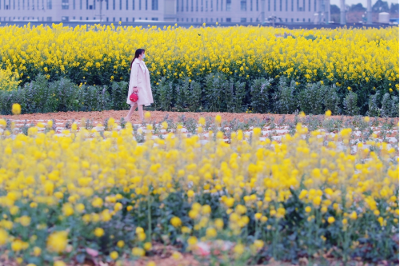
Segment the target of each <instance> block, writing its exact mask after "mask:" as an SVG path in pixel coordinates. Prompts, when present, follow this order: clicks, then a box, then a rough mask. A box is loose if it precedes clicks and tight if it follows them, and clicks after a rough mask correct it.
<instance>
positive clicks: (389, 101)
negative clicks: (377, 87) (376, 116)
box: [382, 93, 399, 117]
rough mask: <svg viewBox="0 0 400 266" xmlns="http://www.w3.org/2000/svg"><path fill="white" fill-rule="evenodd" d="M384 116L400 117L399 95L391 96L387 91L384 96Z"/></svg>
mask: <svg viewBox="0 0 400 266" xmlns="http://www.w3.org/2000/svg"><path fill="white" fill-rule="evenodd" d="M382 116H383V117H395V116H396V117H398V116H399V97H396V96H391V95H390V94H389V93H385V95H383V98H382Z"/></svg>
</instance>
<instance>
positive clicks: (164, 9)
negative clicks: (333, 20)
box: [0, 0, 330, 23]
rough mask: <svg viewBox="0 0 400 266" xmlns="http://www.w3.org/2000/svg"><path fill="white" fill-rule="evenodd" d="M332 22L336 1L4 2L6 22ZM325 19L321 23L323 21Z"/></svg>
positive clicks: (0, 1)
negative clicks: (265, 19)
mask: <svg viewBox="0 0 400 266" xmlns="http://www.w3.org/2000/svg"><path fill="white" fill-rule="evenodd" d="M263 7H264V16H265V18H268V17H271V16H275V17H276V18H277V20H276V22H284V23H285V22H288V23H290V22H293V23H296V22H303V23H304V22H315V20H316V19H320V20H319V21H321V22H323V21H329V17H330V13H329V10H330V0H0V22H3V21H4V22H5V21H48V22H49V21H55V22H58V21H82V22H84V21H100V20H101V21H103V22H119V21H122V22H134V21H138V20H148V21H165V22H185V23H215V22H235V23H247V22H261V20H262V8H263ZM319 17H320V18H319Z"/></svg>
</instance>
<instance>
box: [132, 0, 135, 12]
mask: <svg viewBox="0 0 400 266" xmlns="http://www.w3.org/2000/svg"><path fill="white" fill-rule="evenodd" d="M132 10H135V0H132Z"/></svg>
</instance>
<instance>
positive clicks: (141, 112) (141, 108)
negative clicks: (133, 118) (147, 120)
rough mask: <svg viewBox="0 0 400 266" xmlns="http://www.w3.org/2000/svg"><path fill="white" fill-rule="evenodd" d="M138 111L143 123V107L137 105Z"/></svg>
mask: <svg viewBox="0 0 400 266" xmlns="http://www.w3.org/2000/svg"><path fill="white" fill-rule="evenodd" d="M138 111H139V117H140V120H141V121H143V120H144V117H143V105H139V107H138Z"/></svg>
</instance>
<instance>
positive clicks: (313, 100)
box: [298, 82, 327, 115]
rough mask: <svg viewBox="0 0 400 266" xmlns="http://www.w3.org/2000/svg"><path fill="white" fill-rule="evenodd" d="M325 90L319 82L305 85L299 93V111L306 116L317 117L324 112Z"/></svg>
mask: <svg viewBox="0 0 400 266" xmlns="http://www.w3.org/2000/svg"><path fill="white" fill-rule="evenodd" d="M326 90H327V88H326V86H324V85H322V84H321V83H320V82H318V83H312V84H307V85H306V88H304V89H303V90H301V91H300V93H299V98H298V99H299V106H300V110H302V111H304V112H305V113H306V114H313V115H318V114H322V113H324V112H325V92H326Z"/></svg>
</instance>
